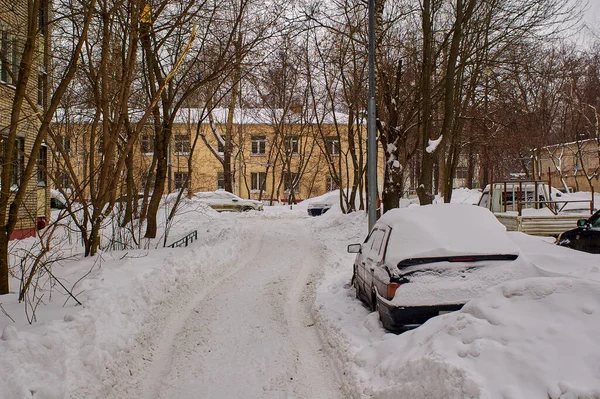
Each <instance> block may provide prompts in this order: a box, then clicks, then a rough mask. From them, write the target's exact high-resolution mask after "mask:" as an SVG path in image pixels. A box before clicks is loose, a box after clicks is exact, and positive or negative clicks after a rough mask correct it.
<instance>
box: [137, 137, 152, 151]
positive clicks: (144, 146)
mask: <svg viewBox="0 0 600 399" xmlns="http://www.w3.org/2000/svg"><path fill="white" fill-rule="evenodd" d="M140 149H141V151H142V154H152V153H153V152H154V136H152V135H150V134H143V135H142V140H141V141H140Z"/></svg>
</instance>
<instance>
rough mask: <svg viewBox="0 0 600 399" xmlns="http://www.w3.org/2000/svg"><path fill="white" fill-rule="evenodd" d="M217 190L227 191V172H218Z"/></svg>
mask: <svg viewBox="0 0 600 399" xmlns="http://www.w3.org/2000/svg"><path fill="white" fill-rule="evenodd" d="M217 190H225V172H217Z"/></svg>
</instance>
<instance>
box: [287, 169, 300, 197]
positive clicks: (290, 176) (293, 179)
mask: <svg viewBox="0 0 600 399" xmlns="http://www.w3.org/2000/svg"><path fill="white" fill-rule="evenodd" d="M283 184H284V189H285V192H286V193H289V192H291V191H292V187H293V188H294V192H298V186H299V185H300V176H299V174H298V173H295V172H285V176H284V181H283Z"/></svg>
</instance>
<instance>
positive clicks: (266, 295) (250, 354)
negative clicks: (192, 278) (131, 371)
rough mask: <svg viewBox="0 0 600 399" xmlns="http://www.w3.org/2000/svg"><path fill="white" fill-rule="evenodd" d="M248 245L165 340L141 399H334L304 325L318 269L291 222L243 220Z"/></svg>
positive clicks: (309, 245) (325, 365) (314, 334)
mask: <svg viewBox="0 0 600 399" xmlns="http://www.w3.org/2000/svg"><path fill="white" fill-rule="evenodd" d="M238 223H244V224H247V225H248V226H247V227H252V229H251V230H252V231H253V233H252V234H253V236H255V237H256V238H257V239H256V244H255V246H254V247H253V250H252V251H247V252H245V253H244V256H243V258H240V264H239V266H238V267H237V268H235V270H234V271H232V272H230V273H227V275H225V276H223V277H222V278H220V279H219V280H218V281H215V282H214V283H213V284H211V285H210V287H209V288H207V289H206V290H203V291H202V292H201V293H200V294H199V295H197V296H196V297H195V298H194V299H193V300H192V301H191V302H190V303H189V304H188V305H187V306H186V307H185V309H184V310H183V311H182V312H181V314H179V315H178V316H177V317H176V319H175V320H174V322H175V323H174V324H173V325H172V327H170V328H169V331H168V332H166V337H164V338H165V344H163V345H161V348H160V350H159V353H158V354H157V356H156V358H155V359H154V360H153V363H155V362H156V366H153V369H152V370H151V372H150V373H149V374H148V376H147V378H146V381H147V383H146V385H145V389H144V398H157V397H158V398H175V397H176V398H190V399H192V398H225V397H227V398H272V397H276V398H311V399H312V398H337V397H341V394H340V390H339V383H338V378H339V377H338V375H337V374H336V373H335V372H334V371H333V369H334V368H333V367H331V364H330V363H329V361H328V360H327V357H326V355H325V354H324V351H323V350H322V343H321V340H320V337H319V334H318V331H317V327H315V326H314V322H313V321H312V317H311V306H312V299H313V297H312V293H313V292H314V290H313V288H314V287H312V285H311V284H309V285H307V283H310V281H311V276H312V274H313V273H314V272H315V268H316V267H318V266H319V265H320V262H319V261H318V259H319V258H318V257H317V256H316V255H315V253H314V252H315V250H317V251H318V249H315V245H314V244H313V241H312V238H311V237H309V236H308V234H307V233H306V230H305V228H304V226H302V225H301V223H300V222H299V221H297V220H293V219H290V218H285V219H282V220H269V221H265V220H263V219H262V218H260V219H259V218H258V217H257V218H252V219H251V218H248V219H245V220H239V221H238Z"/></svg>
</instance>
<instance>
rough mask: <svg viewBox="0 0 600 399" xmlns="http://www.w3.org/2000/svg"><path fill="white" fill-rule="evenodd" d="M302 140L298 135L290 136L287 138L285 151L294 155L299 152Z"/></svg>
mask: <svg viewBox="0 0 600 399" xmlns="http://www.w3.org/2000/svg"><path fill="white" fill-rule="evenodd" d="M299 144H300V142H299V140H298V136H289V137H286V139H285V152H287V153H288V154H291V155H294V154H298V153H299V147H300V145H299Z"/></svg>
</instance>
